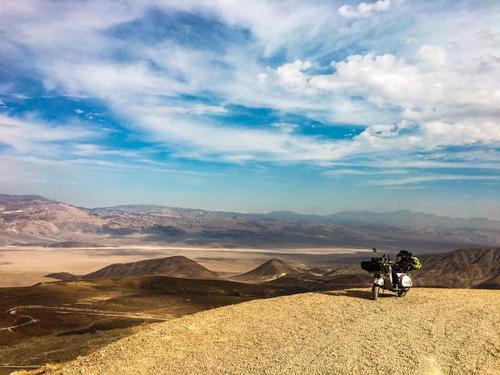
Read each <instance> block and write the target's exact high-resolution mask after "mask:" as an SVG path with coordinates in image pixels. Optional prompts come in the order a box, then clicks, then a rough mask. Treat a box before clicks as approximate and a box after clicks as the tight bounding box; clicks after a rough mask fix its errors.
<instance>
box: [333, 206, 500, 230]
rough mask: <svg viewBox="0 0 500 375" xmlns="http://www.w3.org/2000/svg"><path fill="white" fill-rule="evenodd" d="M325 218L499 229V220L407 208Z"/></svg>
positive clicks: (391, 224)
mask: <svg viewBox="0 0 500 375" xmlns="http://www.w3.org/2000/svg"><path fill="white" fill-rule="evenodd" d="M325 218H327V220H330V221H332V222H335V223H337V224H344V225H359V226H361V225H362V226H386V227H398V228H412V229H415V228H417V229H427V228H446V229H480V230H481V229H482V230H498V229H500V221H494V220H489V219H485V218H470V219H463V218H451V217H446V216H437V215H432V214H426V213H420V212H412V211H408V210H399V211H393V212H383V213H378V212H369V211H363V212H359V211H347V212H339V213H337V214H332V215H327V216H326V217H325Z"/></svg>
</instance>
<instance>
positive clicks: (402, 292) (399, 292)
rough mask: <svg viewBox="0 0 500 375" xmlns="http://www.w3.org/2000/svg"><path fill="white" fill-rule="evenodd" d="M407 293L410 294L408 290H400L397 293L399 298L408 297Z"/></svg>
mask: <svg viewBox="0 0 500 375" xmlns="http://www.w3.org/2000/svg"><path fill="white" fill-rule="evenodd" d="M407 292H408V289H403V290H398V292H397V294H398V297H404V296H406V293H407Z"/></svg>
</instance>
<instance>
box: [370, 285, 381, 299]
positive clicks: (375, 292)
mask: <svg viewBox="0 0 500 375" xmlns="http://www.w3.org/2000/svg"><path fill="white" fill-rule="evenodd" d="M379 292H380V286H378V285H374V286H373V288H372V299H373V300H374V301H375V300H377V298H378V293H379Z"/></svg>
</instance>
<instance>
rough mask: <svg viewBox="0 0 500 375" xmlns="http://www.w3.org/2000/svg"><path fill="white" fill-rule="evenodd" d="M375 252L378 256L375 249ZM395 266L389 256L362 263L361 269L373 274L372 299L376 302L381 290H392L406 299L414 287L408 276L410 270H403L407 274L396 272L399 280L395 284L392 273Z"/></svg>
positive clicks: (377, 257)
mask: <svg viewBox="0 0 500 375" xmlns="http://www.w3.org/2000/svg"><path fill="white" fill-rule="evenodd" d="M373 251H374V252H375V254H377V249H373ZM394 264H395V263H394V262H393V261H391V259H390V258H389V256H388V255H387V254H383V255H382V256H377V255H375V257H374V258H372V260H371V261H370V262H362V263H361V268H363V269H364V270H366V271H369V272H372V273H373V276H374V278H373V287H372V298H373V299H374V300H376V299H377V298H378V295H379V293H380V289H384V290H390V291H391V292H395V293H396V296H398V297H404V296H405V295H406V293H408V291H409V290H410V288H411V287H412V285H413V284H412V281H411V278H410V276H409V275H408V274H407V272H408V271H409V269H408V270H403V271H405V272H395V274H396V276H397V278H398V279H397V281H396V282H394V281H395V280H393V271H392V268H393V266H394ZM398 266H399V265H398Z"/></svg>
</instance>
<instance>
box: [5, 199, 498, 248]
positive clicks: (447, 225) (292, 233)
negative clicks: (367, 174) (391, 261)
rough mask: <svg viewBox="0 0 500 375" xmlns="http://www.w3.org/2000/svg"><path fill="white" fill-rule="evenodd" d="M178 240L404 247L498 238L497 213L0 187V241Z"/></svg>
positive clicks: (184, 242) (478, 243)
mask: <svg viewBox="0 0 500 375" xmlns="http://www.w3.org/2000/svg"><path fill="white" fill-rule="evenodd" d="M145 243H147V244H161V245H163V244H179V245H194V246H200V245H206V246H216V247H334V246H336V247H342V246H352V247H374V246H375V247H386V248H398V247H408V248H413V249H421V250H451V249H456V248H460V247H485V246H486V247H487V246H495V245H500V221H494V220H489V219H485V218H472V219H463V218H450V217H442V216H437V215H431V214H425V213H415V212H411V211H407V210H401V211H395V212H386V213H375V212H355V211H351V212H340V213H336V214H332V215H325V216H319V215H302V214H298V213H295V212H291V211H279V212H271V213H265V214H244V213H234V212H220V211H207V210H200V209H185V208H176V207H165V206H155V205H122V206H115V207H102V208H92V209H88V208H83V207H76V206H73V205H70V204H66V203H63V202H58V201H54V200H49V199H46V198H44V197H41V196H37V195H5V194H0V245H1V244H3V245H11V244H18V245H22V244H31V245H43V246H61V247H65V246H68V247H70V246H85V245H87V246H99V245H123V244H145Z"/></svg>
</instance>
